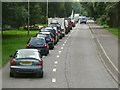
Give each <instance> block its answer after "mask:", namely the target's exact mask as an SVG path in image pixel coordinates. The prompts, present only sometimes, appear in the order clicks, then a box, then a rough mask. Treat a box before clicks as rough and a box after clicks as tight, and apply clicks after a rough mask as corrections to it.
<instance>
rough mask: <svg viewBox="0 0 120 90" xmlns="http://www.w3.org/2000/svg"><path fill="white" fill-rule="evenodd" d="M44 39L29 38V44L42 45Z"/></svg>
mask: <svg viewBox="0 0 120 90" xmlns="http://www.w3.org/2000/svg"><path fill="white" fill-rule="evenodd" d="M44 43H45V41H44V39H43V38H31V39H30V42H29V44H30V45H42V44H44Z"/></svg>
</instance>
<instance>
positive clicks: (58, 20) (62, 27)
mask: <svg viewBox="0 0 120 90" xmlns="http://www.w3.org/2000/svg"><path fill="white" fill-rule="evenodd" d="M50 24H55V25H57V24H58V25H60V31H61V33H62V37H64V36H65V31H66V29H65V22H64V18H58V17H56V18H48V25H50Z"/></svg>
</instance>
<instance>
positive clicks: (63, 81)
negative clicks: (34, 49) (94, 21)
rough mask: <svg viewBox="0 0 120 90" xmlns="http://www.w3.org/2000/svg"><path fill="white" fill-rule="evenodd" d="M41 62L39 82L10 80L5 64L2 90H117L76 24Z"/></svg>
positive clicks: (87, 36) (86, 33) (92, 44)
mask: <svg viewBox="0 0 120 90" xmlns="http://www.w3.org/2000/svg"><path fill="white" fill-rule="evenodd" d="M43 61H44V77H43V78H42V79H41V78H34V76H33V77H30V76H24V77H19V78H10V77H9V64H7V65H6V66H5V67H4V68H3V69H2V88H117V83H116V82H115V81H114V79H113V78H112V77H111V76H110V74H109V73H108V72H107V70H106V68H105V67H104V65H103V63H102V62H101V60H100V57H99V55H98V54H97V49H96V45H95V42H94V40H93V38H92V33H91V32H90V30H89V27H88V25H87V24H86V25H85V24H77V26H76V27H75V28H74V29H73V30H71V32H70V33H69V34H68V35H66V36H65V37H64V38H63V39H62V40H60V42H59V43H58V44H57V45H56V46H55V49H54V50H51V51H50V54H49V55H48V56H46V57H43Z"/></svg>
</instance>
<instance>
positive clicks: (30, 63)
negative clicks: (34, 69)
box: [20, 62, 32, 65]
mask: <svg viewBox="0 0 120 90" xmlns="http://www.w3.org/2000/svg"><path fill="white" fill-rule="evenodd" d="M20 64H21V65H32V62H20Z"/></svg>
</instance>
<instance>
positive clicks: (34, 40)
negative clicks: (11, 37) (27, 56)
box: [26, 37, 49, 56]
mask: <svg viewBox="0 0 120 90" xmlns="http://www.w3.org/2000/svg"><path fill="white" fill-rule="evenodd" d="M26 48H33V49H38V50H40V53H41V55H45V56H47V55H48V54H49V45H48V44H47V43H46V41H45V38H43V37H31V38H30V39H29V41H28V42H27V46H26Z"/></svg>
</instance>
